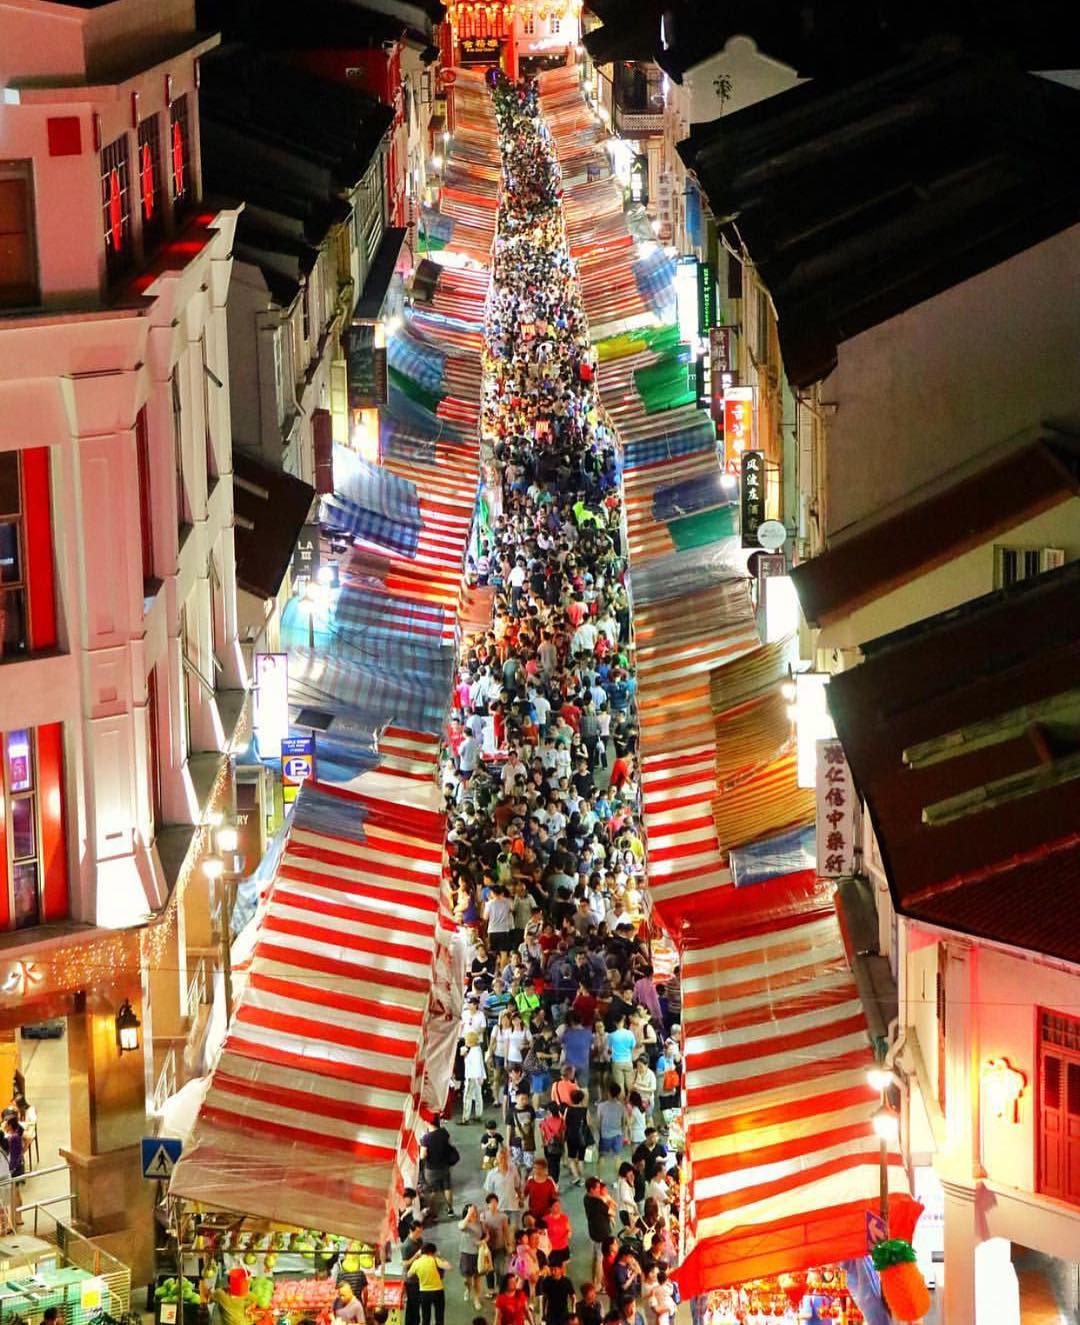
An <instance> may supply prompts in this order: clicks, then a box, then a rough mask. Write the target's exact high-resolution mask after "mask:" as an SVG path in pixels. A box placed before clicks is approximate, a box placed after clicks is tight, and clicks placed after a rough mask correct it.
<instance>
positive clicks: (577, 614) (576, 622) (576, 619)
mask: <svg viewBox="0 0 1080 1325" xmlns="http://www.w3.org/2000/svg"><path fill="white" fill-rule="evenodd" d="M588 611H589V609H588V608H587V607H586V606H585V604H584V603H583V602H581V601H580V600H579V599H577V598H575V599H574V600H573V601H572V602H571V603H570V604H569V606H568V607H567V609H566V616H567V619H568V620H569V622H570V624H571V625H572V626H573V628H574V629H575V630H577V628H578V626H580V625H581V623H582V622H583V621H584V620H585V617H586V616H587V615H588Z"/></svg>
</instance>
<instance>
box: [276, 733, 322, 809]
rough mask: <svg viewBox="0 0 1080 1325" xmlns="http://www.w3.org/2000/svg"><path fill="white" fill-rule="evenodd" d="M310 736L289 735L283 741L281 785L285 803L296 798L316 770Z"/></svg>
mask: <svg viewBox="0 0 1080 1325" xmlns="http://www.w3.org/2000/svg"><path fill="white" fill-rule="evenodd" d="M314 762H315V761H314V758H313V756H312V751H311V737H310V736H287V737H284V738H283V739H282V742H281V785H282V789H283V793H284V799H285V804H286V805H288V804H290V803H291V802H292V801H294V800H296V794H297V792H298V791H299V790H300V787H301V786H302V785H303V783H304V782H306V781H307V779H308V778H309V777H311V776H312V774H313V772H314Z"/></svg>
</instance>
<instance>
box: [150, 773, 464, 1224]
mask: <svg viewBox="0 0 1080 1325" xmlns="http://www.w3.org/2000/svg"><path fill="white" fill-rule="evenodd" d="M444 830H445V825H444V819H443V816H442V815H440V814H437V813H435V812H433V811H430V810H423V809H419V808H416V807H415V806H410V805H408V804H401V803H397V802H395V801H392V800H390V799H382V798H378V797H374V796H365V795H358V794H352V793H349V792H345V791H340V790H336V789H330V788H327V787H323V786H317V785H312V784H305V785H304V787H303V788H302V790H301V793H300V795H299V797H298V799H297V801H296V805H295V807H294V809H293V813H292V819H291V823H290V827H289V832H288V837H287V840H286V843H285V846H284V849H283V852H282V857H281V861H280V863H279V865H278V869H277V873H276V875H275V878H274V881H273V883H272V884H271V886H270V889H269V891H268V895H267V898H266V900H265V904H264V906H263V908H262V909H261V911H260V914H259V916H258V918H257V920H256V921H255V924H256V925H257V927H258V931H257V935H256V938H255V944H254V950H253V954H252V958H251V961H250V964H249V967H248V972H247V979H246V983H245V985H244V990H243V994H242V996H241V998H240V1000H239V1002H238V1004H237V1007H236V1011H235V1014H234V1017H233V1021H232V1024H231V1025H230V1027H229V1031H228V1034H227V1036H226V1039H225V1042H224V1045H223V1047H222V1052H221V1056H220V1058H219V1060H218V1063H217V1065H216V1067H215V1068H214V1071H213V1073H212V1075H211V1078H210V1081H209V1085H208V1089H207V1092H206V1097H205V1099H204V1101H203V1104H202V1106H201V1108H200V1110H199V1114H198V1118H197V1120H196V1123H195V1128H194V1132H193V1135H192V1138H191V1140H190V1141H189V1143H188V1144H187V1145H186V1146H185V1150H184V1154H183V1157H182V1158H181V1160H180V1162H179V1163H178V1165H177V1167H176V1169H175V1170H174V1173H173V1177H172V1182H171V1194H172V1196H173V1197H174V1198H175V1197H181V1198H184V1199H185V1200H186V1201H187V1202H190V1203H197V1204H198V1206H199V1207H200V1208H201V1207H211V1208H217V1209H219V1210H226V1211H235V1212H238V1213H239V1214H241V1215H246V1216H248V1217H249V1218H252V1219H256V1220H263V1221H266V1227H267V1228H268V1229H271V1230H272V1229H273V1228H274V1227H275V1226H276V1227H284V1228H289V1227H294V1226H296V1225H297V1224H300V1225H302V1226H304V1227H309V1228H310V1227H314V1228H317V1229H319V1230H322V1231H323V1232H327V1233H332V1234H335V1235H341V1236H344V1237H347V1238H351V1239H354V1240H358V1241H362V1242H366V1243H370V1244H374V1245H377V1244H379V1243H380V1242H381V1241H382V1240H383V1239H384V1237H385V1236H386V1235H387V1233H388V1232H389V1231H390V1222H389V1212H390V1209H391V1206H392V1203H393V1200H394V1197H395V1195H396V1193H397V1192H398V1191H399V1190H400V1188H401V1186H402V1185H403V1182H405V1181H408V1178H409V1176H411V1174H412V1173H413V1172H414V1171H415V1155H416V1139H415V1133H416V1126H417V1121H418V1117H417V1115H418V1101H419V1098H420V1089H421V1082H422V1077H423V1062H424V1058H423V1054H422V1050H423V1045H424V1036H425V1027H426V1022H427V1018H428V1012H429V996H430V990H431V984H432V975H433V971H434V963H435V956H436V950H437V939H436V933H435V930H436V924H437V920H438V915H439V909H440V903H441V901H442V886H443V879H442V871H443V839H444Z"/></svg>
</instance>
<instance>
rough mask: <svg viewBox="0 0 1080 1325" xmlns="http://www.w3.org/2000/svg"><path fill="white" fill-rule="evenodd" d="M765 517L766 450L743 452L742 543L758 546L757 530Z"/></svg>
mask: <svg viewBox="0 0 1080 1325" xmlns="http://www.w3.org/2000/svg"><path fill="white" fill-rule="evenodd" d="M764 519H765V452H764V451H744V452H743V453H742V545H743V547H757V531H758V527H759V526H760V524H761V522H762V521H763V520H764Z"/></svg>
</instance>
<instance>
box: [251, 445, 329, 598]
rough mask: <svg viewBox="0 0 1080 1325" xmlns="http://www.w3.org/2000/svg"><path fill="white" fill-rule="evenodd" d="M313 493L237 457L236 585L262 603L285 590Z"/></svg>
mask: <svg viewBox="0 0 1080 1325" xmlns="http://www.w3.org/2000/svg"><path fill="white" fill-rule="evenodd" d="M314 497H315V489H314V488H313V487H312V486H311V485H310V484H309V483H302V482H301V481H300V479H298V478H294V477H293V475H292V474H286V473H285V471H284V470H281V469H271V468H270V467H269V465H263V464H260V462H259V461H257V460H253V459H252V458H251V457H250V456H247V455H244V453H243V452H242V451H234V452H233V508H234V510H235V512H236V582H237V584H238V585H239V586H240V588H241V589H246V590H247V592H248V593H252V594H255V595H256V597H258V598H273V597H275V596H276V595H277V593H278V590H279V589H280V588H281V582H282V580H283V579H284V578H285V572H286V571H287V570H288V568H289V562H290V561H291V560H292V554H293V549H294V548H295V547H296V540H297V538H298V537H299V534H300V530H301V528H302V527H303V525H304V523H305V521H306V520H307V518H308V513H309V512H310V510H311V503H312V501H313V500H314Z"/></svg>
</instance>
